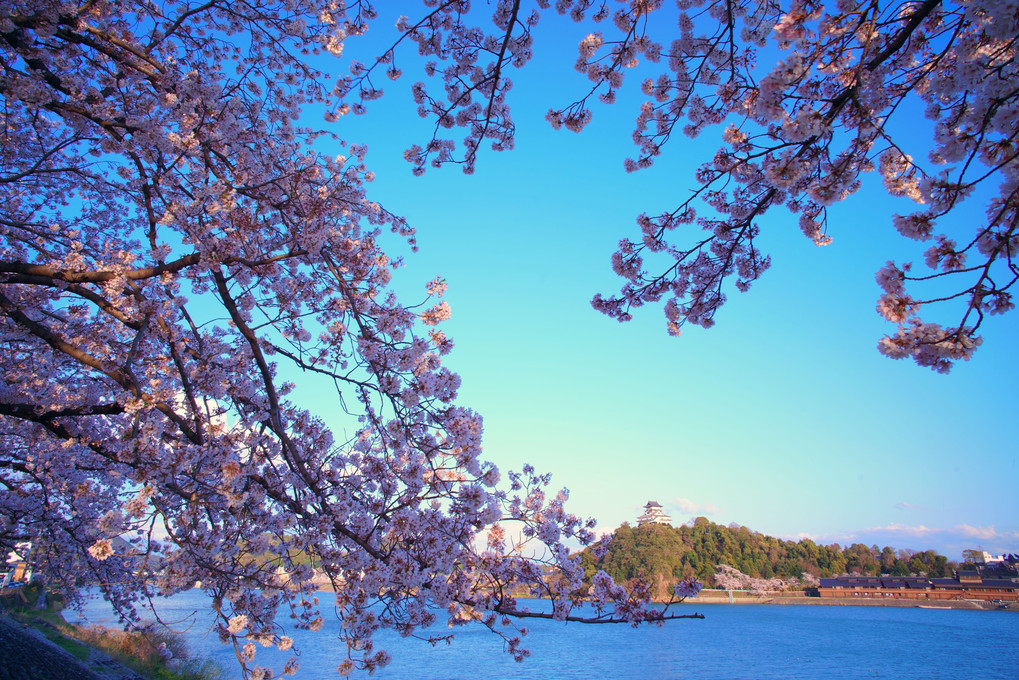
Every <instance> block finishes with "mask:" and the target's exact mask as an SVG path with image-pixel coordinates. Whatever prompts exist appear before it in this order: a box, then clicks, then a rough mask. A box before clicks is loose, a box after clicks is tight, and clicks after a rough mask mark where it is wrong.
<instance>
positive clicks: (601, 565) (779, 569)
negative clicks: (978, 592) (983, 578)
mask: <svg viewBox="0 0 1019 680" xmlns="http://www.w3.org/2000/svg"><path fill="white" fill-rule="evenodd" d="M581 559H582V561H583V565H584V569H585V571H586V572H587V574H588V576H591V575H593V574H594V573H595V572H596V571H597V570H599V569H604V570H605V571H606V572H607V573H608V574H609V575H610V576H612V577H613V578H614V579H616V581H619V582H622V581H627V580H629V579H632V578H636V577H638V576H643V577H644V578H645V579H647V580H648V581H650V582H652V583H656V582H657V583H658V584H660V585H661V586H662V587H663V588H664V587H665V585H666V584H667V583H668V582H672V581H675V580H677V579H681V578H687V577H690V576H696V577H697V578H698V579H700V580H701V581H702V582H703V583H704V585H705V587H708V588H710V587H713V586H714V581H713V577H714V574H715V570H716V568H717V566H718V565H719V564H725V565H728V566H730V567H734V568H736V569H738V570H740V571H741V572H743V573H744V574H747V575H749V576H753V577H757V578H766V579H767V578H773V577H778V578H798V577H800V576H801V575H802V574H803V573H807V574H810V575H811V576H816V577H828V576H837V575H839V574H846V573H850V574H851V573H858V574H872V575H878V574H894V575H903V576H904V575H907V574H918V573H921V572H923V573H926V574H927V575H928V576H931V577H939V576H949V575H951V570H950V568H949V563H948V558H947V557H945V556H944V555H938V554H937V553H936V552H934V551H933V550H927V551H925V552H918V553H914V552H912V551H904V550H898V551H897V550H895V549H894V548H891V547H885V548H883V549H881V548H878V547H877V546H866V545H863V544H862V543H854V544H853V545H850V546H848V547H845V548H843V547H841V546H839V545H838V544H837V543H836V544H832V545H818V544H816V543H814V542H813V541H811V540H810V539H803V540H801V541H784V540H782V539H779V538H775V537H773V536H766V535H764V534H761V533H758V532H756V531H752V530H751V529H748V528H747V527H743V526H738V525H732V524H730V525H729V526H722V525H721V524H715V523H714V522H710V521H708V520H707V519H706V518H704V517H698V518H697V519H695V520H694V521H693V523H692V524H690V525H683V526H681V527H670V526H663V525H660V524H646V525H644V526H641V527H631V526H630V525H629V524H623V525H622V526H621V527H619V528H618V529H616V531H615V533H614V534H613V536H612V538H611V540H610V541H609V543H608V548H607V550H606V551H605V553H604V554H603V555H602V557H601V558H600V559H599V558H597V557H596V556H595V552H594V551H592V550H591V549H590V548H589V549H587V550H585V551H584V552H583V553H582V555H581Z"/></svg>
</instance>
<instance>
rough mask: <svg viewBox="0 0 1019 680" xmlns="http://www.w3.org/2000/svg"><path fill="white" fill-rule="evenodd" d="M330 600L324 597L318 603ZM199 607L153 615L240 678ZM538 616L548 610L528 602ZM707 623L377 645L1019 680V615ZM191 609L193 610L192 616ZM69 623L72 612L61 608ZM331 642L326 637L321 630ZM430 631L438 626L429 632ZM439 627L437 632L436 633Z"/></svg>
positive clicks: (457, 666)
mask: <svg viewBox="0 0 1019 680" xmlns="http://www.w3.org/2000/svg"><path fill="white" fill-rule="evenodd" d="M328 597H329V595H328V594H325V593H323V596H322V600H323V603H325V602H328V599H327V598H328ZM206 603H207V600H205V599H204V596H203V595H202V593H201V592H199V591H194V592H190V593H184V594H182V595H178V596H176V597H174V598H171V599H170V600H168V601H167V602H166V604H165V605H164V606H161V607H160V614H161V616H162V617H163V618H164V620H170V619H173V618H174V617H176V618H186V617H188V616H190V617H191V619H192V620H193V624H192V625H191V627H190V628H189V629H188V630H187V632H186V637H187V639H188V641H189V643H190V646H191V648H192V650H193V651H194V652H195V653H196V654H198V655H202V656H206V657H209V658H211V659H213V660H214V661H216V662H217V663H219V665H220V666H221V667H222V668H224V670H225V671H226V672H225V673H224V680H234V679H236V678H240V673H239V671H238V669H237V665H236V661H235V659H234V656H233V651H232V648H230V647H225V646H223V645H220V643H219V642H218V640H217V639H216V636H215V635H213V634H211V633H209V625H210V621H211V617H209V616H208V615H207V614H205V613H204V610H203V607H205V606H207V605H206ZM531 604H532V608H534V609H537V608H539V607H541V606H542V605H543V604H544V603H541V602H535V603H531ZM683 607H684V610H685V611H690V612H692V611H699V612H701V613H703V614H704V615H705V616H706V618H705V619H704V620H679V621H671V622H669V623H667V624H666V625H664V626H662V627H648V626H643V627H641V628H637V629H633V628H630V627H626V626H618V625H583V624H573V623H571V624H561V623H555V622H551V621H534V620H532V621H528V622H527V627H528V628H529V629H530V631H531V632H530V634H529V635H528V636H527V637H526V638H525V645H524V646H525V647H526V648H528V649H530V650H531V652H532V656H531V658H529V659H527V660H526V661H524V662H523V663H515V662H514V661H513V660H512V659H511V658H510V657H509V656H508V655H507V654H505V653H504V652H503V651H502V645H501V643H500V641H499V640H498V639H497V638H496V637H495V636H494V635H492V634H491V633H490V632H488V631H487V630H486V629H483V628H481V627H473V626H468V627H463V628H457V629H456V630H455V631H451V632H454V633H456V640H455V641H454V642H453V644H452V645H445V644H442V645H440V646H438V647H434V648H433V647H431V646H430V645H428V644H427V643H424V642H421V641H418V640H407V639H401V638H399V637H398V636H396V635H393V634H382V635H380V636H379V637H378V638H377V645H376V646H377V648H381V649H386V650H388V651H389V652H390V653H391V654H392V657H393V661H392V663H391V664H390V665H388V666H387V667H385V668H384V669H382V670H381V671H379V672H377V673H376V674H375V675H374V676H372V677H374V678H379V679H380V680H412V679H414V680H417V679H420V680H486V679H489V678H535V679H538V678H540V679H563V680H569V679H573V678H576V679H578V680H579V679H583V680H590V679H599V680H601V679H604V680H672V679H687V678H689V679H691V680H694V679H696V680H714V679H719V680H721V679H726V680H728V679H730V678H748V679H754V678H762V679H767V678H783V679H786V678H796V679H804V680H821V679H822V678H823V679H824V680H831V679H832V678H898V679H900V680H901V679H907V678H924V679H940V678H944V679H949V678H951V679H955V678H971V677H980V678H987V679H998V678H1013V679H1019V612H1007V611H969V610H956V609H918V608H897V607H841V606H817V605H813V606H811V605H781V606H779V605H776V606H768V605H742V606H741V605H725V604H708V605H698V604H692V603H691V604H684V605H683ZM194 612H197V614H194ZM67 618H68V619H69V620H73V619H74V618H75V615H74V614H73V613H71V612H68V617H67ZM85 620H86V621H88V622H92V623H109V622H111V614H110V612H109V608H108V607H107V606H105V603H102V602H93V603H91V604H90V605H89V607H88V608H87V609H86V612H85ZM330 626H332V627H333V629H332V630H333V631H334V634H333V635H330V634H329V627H330ZM338 630H339V622H337V621H336V620H335V619H333V620H331V621H330V619H329V617H327V624H326V628H325V629H323V630H322V631H321V632H319V633H317V634H312V633H306V632H303V631H296V632H294V633H293V634H292V636H293V637H294V639H295V641H296V642H297V644H298V645H299V646H300V648H301V672H300V673H298V676H297V677H298V679H301V678H305V679H308V678H312V679H317V678H335V677H337V676H336V673H335V668H336V666H337V664H338V663H339V661H340V660H341V659H342V658H343V647H342V643H340V642H339V641H338V640H337V639H336V638H335V636H334V635H335V631H338ZM436 630H438V629H436ZM442 630H443V631H444V630H445V628H443V629H442ZM286 658H287V655H285V654H282V653H279V652H276V651H275V650H265V649H259V653H258V656H257V657H256V663H258V664H261V665H269V666H270V667H273V668H274V669H276V670H277V671H279V670H281V669H282V667H283V663H284V662H285V660H286ZM356 677H362V678H367V677H368V676H367V674H362V675H361V676H356Z"/></svg>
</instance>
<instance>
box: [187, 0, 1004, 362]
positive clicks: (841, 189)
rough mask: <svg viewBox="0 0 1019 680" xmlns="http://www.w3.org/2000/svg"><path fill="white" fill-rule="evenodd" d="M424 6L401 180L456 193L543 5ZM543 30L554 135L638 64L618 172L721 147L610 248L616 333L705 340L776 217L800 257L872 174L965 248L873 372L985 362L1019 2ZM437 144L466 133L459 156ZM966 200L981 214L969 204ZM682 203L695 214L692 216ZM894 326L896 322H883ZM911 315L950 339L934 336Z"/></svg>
mask: <svg viewBox="0 0 1019 680" xmlns="http://www.w3.org/2000/svg"><path fill="white" fill-rule="evenodd" d="M423 4H424V7H423V8H422V9H421V10H419V12H418V15H417V18H407V17H404V18H402V19H401V21H400V23H399V29H400V31H401V33H402V34H401V37H400V39H399V41H398V42H397V43H396V44H394V45H393V46H392V49H391V50H390V52H387V55H391V54H399V53H400V50H401V49H402V48H403V46H404V45H406V44H416V45H417V47H418V51H419V53H420V54H422V55H425V56H426V57H427V58H428V59H429V62H428V66H427V67H426V69H425V75H426V76H427V78H428V80H426V81H422V82H420V83H419V84H417V85H416V86H415V101H416V103H417V104H418V112H419V114H420V115H422V116H424V117H426V118H430V119H432V120H434V121H435V123H436V128H435V130H436V132H435V135H434V136H433V138H432V139H431V140H430V141H428V142H427V143H425V144H424V145H423V146H422V145H416V146H414V147H412V148H411V149H410V150H408V152H407V154H406V158H407V160H409V161H410V162H411V163H413V165H414V171H415V172H416V173H421V172H424V170H425V168H426V167H427V166H428V165H431V166H433V167H438V166H441V165H444V164H448V163H457V164H461V165H462V167H463V168H464V170H465V171H467V172H470V171H472V170H473V168H474V167H475V164H476V162H477V157H478V152H479V150H480V149H481V148H482V146H483V144H485V143H486V142H490V144H491V147H492V148H493V149H495V150H506V149H511V148H512V146H513V135H514V126H513V122H512V117H511V112H510V96H509V95H510V89H511V81H510V78H509V74H510V73H511V72H513V71H514V69H516V70H518V71H519V70H522V69H523V68H524V67H525V66H526V65H527V63H528V61H529V60H530V58H531V55H532V50H533V40H534V36H533V35H532V30H533V28H534V26H535V25H536V24H537V23H538V22H539V21H540V19H541V15H542V12H544V11H548V10H549V9H550V8H551V3H550V2H547V1H542V0H534V2H532V3H528V2H525V1H524V0H500V1H499V2H498V3H495V8H494V11H490V20H489V21H488V22H487V23H485V22H481V25H475V24H476V23H477V22H478V20H479V19H481V16H480V15H479V13H478V12H468V11H467V10H468V6H467V5H466V3H461V2H448V3H429V2H426V3H423ZM554 8H555V11H556V12H558V13H559V14H562V15H568V16H569V17H570V18H571V19H573V20H574V21H576V22H578V23H581V24H582V25H581V26H579V27H578V29H577V35H576V38H575V40H573V41H571V42H572V44H575V45H577V57H576V61H575V62H574V68H575V69H576V70H577V71H578V72H580V73H581V74H582V75H583V77H584V80H583V82H582V84H581V85H580V86H579V93H578V96H577V97H576V98H575V99H574V100H573V101H571V102H569V103H566V104H555V105H553V108H550V109H549V110H548V113H547V114H546V119H547V120H548V122H549V123H550V124H551V125H552V127H553V128H555V129H560V128H566V129H567V130H571V131H574V132H580V131H581V130H583V129H584V128H585V126H586V125H587V124H588V123H589V122H590V121H591V120H592V118H593V115H594V111H593V109H594V107H595V106H597V104H596V103H595V102H601V103H602V104H605V105H607V104H612V103H613V102H616V101H617V99H618V97H617V94H618V92H619V91H620V90H621V88H623V87H625V86H626V82H625V81H626V77H625V76H626V75H627V73H628V72H630V70H631V69H633V68H634V67H636V66H637V65H638V64H641V63H648V64H659V63H660V64H661V66H660V67H659V73H658V74H657V75H652V76H651V77H644V78H643V79H642V81H641V83H640V84H639V89H640V92H641V93H642V94H643V96H644V98H645V99H644V101H643V102H641V104H640V105H639V109H638V111H637V116H636V125H635V128H634V130H633V139H634V142H635V143H636V146H637V150H636V153H635V155H634V156H633V157H632V158H627V159H625V160H624V167H625V168H626V170H627V171H629V172H633V171H638V170H640V169H643V168H647V167H649V166H651V165H653V164H654V162H655V161H656V159H657V158H658V157H659V156H661V155H662V154H663V153H665V152H666V151H668V150H669V149H672V148H673V147H677V146H678V147H679V148H678V149H677V151H678V152H679V153H685V151H684V150H683V148H682V142H681V141H680V142H679V144H678V145H677V142H676V139H677V138H680V139H681V138H682V136H686V137H697V136H700V135H701V134H704V133H708V132H709V131H711V133H714V130H715V128H716V126H720V125H721V124H724V128H723V131H722V133H721V142H722V143H723V146H722V148H720V149H719V151H718V152H717V153H716V154H715V155H714V156H713V157H712V158H705V159H704V163H703V165H702V166H701V168H700V170H699V171H698V172H697V173H696V175H695V177H693V178H691V181H690V187H691V188H692V189H693V191H692V192H690V191H687V190H685V189H684V190H682V191H681V192H679V195H678V198H677V199H676V200H677V205H676V206H675V207H674V208H673V209H671V210H667V211H665V212H662V213H661V214H659V215H657V216H654V217H647V216H641V217H640V218H638V226H639V235H637V236H634V237H631V238H626V239H623V240H622V241H620V247H619V249H618V250H617V251H616V252H615V253H614V254H613V255H612V257H611V267H612V270H613V271H614V272H615V273H616V274H617V275H619V276H620V277H621V278H622V279H623V283H622V287H621V289H620V290H619V292H618V293H617V294H616V295H614V296H611V297H609V296H604V295H597V296H595V298H594V300H593V301H592V304H593V306H594V308H595V309H597V310H598V311H600V312H602V313H604V314H606V315H608V316H610V317H612V318H615V319H618V320H619V321H628V320H629V319H631V318H632V313H633V310H634V309H635V308H637V307H642V306H644V305H647V304H651V303H659V302H663V303H664V306H665V315H666V324H667V330H668V332H669V333H670V334H671V335H676V336H678V335H680V334H681V331H682V327H683V326H684V325H685V324H687V323H692V324H695V325H699V326H703V327H705V328H707V327H710V326H711V325H713V323H714V316H715V313H716V312H717V311H718V310H719V309H720V308H721V307H722V305H723V304H724V303H725V300H726V297H727V294H728V293H729V292H730V291H731V289H732V288H735V289H736V290H738V291H746V290H748V289H749V288H750V287H751V285H752V284H753V282H754V281H756V280H757V278H759V277H760V276H761V275H763V274H764V272H765V271H767V270H768V268H769V266H770V259H769V256H768V255H767V254H766V253H765V252H763V251H762V250H761V249H760V248H759V246H758V245H757V243H758V240H757V236H758V233H759V229H760V225H761V223H762V218H763V217H764V215H765V214H767V213H768V212H769V211H772V210H773V209H776V208H777V209H782V208H784V209H785V210H786V211H788V212H789V213H792V214H793V215H798V220H799V226H800V229H801V231H802V232H803V234H804V235H805V236H806V237H807V238H809V239H811V240H812V241H813V242H814V243H815V244H817V245H819V246H822V245H829V244H831V243H832V242H833V239H834V229H833V228H832V227H833V226H834V225H836V224H838V221H832V222H829V216H830V215H835V214H838V213H837V210H836V208H837V206H838V204H839V203H840V202H842V201H844V200H845V199H846V198H848V197H849V196H851V195H852V194H854V193H855V192H856V191H858V190H859V188H860V187H861V185H862V182H863V181H864V176H865V175H866V174H867V173H869V172H872V171H874V170H877V171H878V174H879V175H880V177H881V181H882V184H883V186H884V189H885V190H886V191H887V192H888V193H889V194H890V195H891V196H896V197H902V198H904V199H907V200H910V201H913V202H914V203H916V204H918V205H920V206H922V207H921V208H920V209H918V210H916V211H915V212H913V213H911V214H906V215H896V216H894V217H892V218H891V219H890V220H889V222H890V223H891V226H893V227H894V228H895V229H896V230H897V231H898V232H899V233H900V234H902V235H903V236H905V237H906V238H908V239H915V240H922V241H927V240H932V239H933V240H934V241H936V242H937V243H939V244H945V243H948V242H952V243H954V244H959V245H958V246H955V245H953V246H952V247H951V249H950V250H947V249H945V247H944V246H943V245H941V246H937V247H936V249H935V250H931V251H928V255H927V257H926V258H925V262H926V263H927V264H929V265H930V267H931V269H932V272H931V273H922V274H916V275H915V276H914V275H911V276H908V277H906V278H904V279H903V281H904V283H905V284H906V285H908V287H909V288H910V290H911V294H910V296H909V299H910V300H914V301H915V303H916V304H915V305H906V306H905V307H903V306H902V305H889V304H888V301H887V300H884V301H882V302H880V303H879V304H878V308H879V309H880V310H883V311H882V313H883V314H884V315H885V317H886V318H887V319H888V320H889V321H890V322H891V323H894V324H896V327H897V329H898V330H897V332H896V333H895V338H896V339H895V340H894V342H892V341H891V340H889V339H887V338H886V340H882V343H881V346H882V347H883V348H884V349H883V350H882V351H885V350H887V349H888V348H889V347H890V346H891V345H894V347H895V348H897V349H896V350H895V351H890V350H889V351H885V353H886V354H888V355H889V356H894V357H906V356H908V357H912V358H913V359H914V360H915V361H917V362H918V363H920V364H921V365H925V366H931V367H933V368H936V370H939V371H940V370H948V369H949V368H950V367H951V365H952V363H953V362H954V361H957V360H958V359H967V358H969V356H970V355H971V352H972V350H973V348H975V347H976V346H978V345H979V344H980V339H979V335H978V334H977V333H978V329H979V328H980V326H981V323H982V321H983V317H984V314H985V313H988V312H993V313H998V312H1002V311H1006V310H1008V309H1011V307H1010V302H1008V301H1009V300H1010V296H1011V293H1010V292H1009V291H1010V289H1011V288H1012V286H1013V285H1015V282H1016V281H1017V279H1019V273H1017V267H1016V263H1015V259H1014V258H1015V257H1016V253H1017V252H1019V250H1017V248H1019V234H1017V232H1016V229H1017V224H1019V220H1017V212H1019V170H1017V169H1019V146H1017V145H1016V139H1015V125H1016V120H1017V119H1019V90H1017V89H1016V87H1015V83H1016V82H1017V81H1019V60H1017V59H1016V50H1017V45H1016V41H1015V35H1016V34H1019V5H1017V4H1016V1H1015V0H954V1H952V2H941V1H940V0H917V1H915V2H907V3H890V2H860V1H859V0H845V1H841V2H838V3H834V4H829V5H824V4H819V3H816V2H809V1H807V0H783V1H782V2H760V1H758V0H740V1H736V2H733V1H730V0H681V1H680V2H677V3H676V8H678V12H675V14H670V12H673V11H674V9H672V8H667V7H666V3H662V2H657V1H656V2H643V1H642V2H618V3H611V2H606V3H593V2H570V1H561V2H556V3H555V5H554ZM401 11H408V10H407V9H406V8H403V7H401ZM525 17H527V18H526V19H525ZM609 19H611V20H609ZM762 48H766V49H762ZM762 55H768V56H769V58H771V59H773V61H771V62H767V61H765V60H764V59H763V58H762ZM776 55H777V59H775V56H776ZM385 63H387V62H386V61H385V60H382V59H380V60H377V61H376V62H375V63H374V64H370V65H367V66H364V67H361V68H359V69H357V70H356V72H355V73H354V74H353V75H352V76H350V77H348V78H344V79H341V81H340V83H339V85H338V88H337V92H338V94H339V96H340V98H341V100H342V101H343V102H344V105H346V103H347V102H348V101H349V102H353V103H354V104H355V105H362V104H363V102H365V101H368V100H370V99H372V98H374V96H375V89H374V86H373V85H372V76H373V74H374V73H375V71H377V70H380V69H384V68H385V67H384V66H383V64H385ZM917 110H923V111H924V113H925V115H926V117H927V119H928V120H927V125H928V127H929V137H928V142H927V144H926V146H919V147H918V148H907V145H909V144H915V141H914V140H912V139H906V138H901V135H900V133H899V132H897V130H899V129H900V128H901V127H902V126H907V127H910V128H915V127H917V122H918V121H916V120H915V113H914V112H915V111H917ZM911 117H912V119H911ZM922 124H923V123H921V125H922ZM452 129H460V130H462V131H463V139H462V141H461V144H460V147H459V149H458V147H457V144H456V142H454V140H453V139H451V138H450V137H449V136H448V135H449V133H448V132H447V131H449V130H452ZM679 133H682V134H679ZM182 143H183V142H182ZM980 187H983V188H984V189H985V190H984V191H983V192H982V193H980V194H977V189H978V188H980ZM977 195H980V196H981V198H979V199H976V198H974V197H975V196H977ZM974 200H980V201H983V205H982V211H981V210H975V209H974V208H975V207H976V206H972V205H969V204H967V203H966V202H967V201H974ZM697 201H701V202H703V203H705V204H706V207H707V208H708V209H707V210H705V211H704V212H703V213H702V214H700V215H695V214H694V211H693V206H694V204H695V203H696V202H697ZM978 212H982V213H983V216H982V217H981V218H980V219H970V218H969V216H970V215H975V214H977V213H978ZM962 214H965V215H966V217H965V218H963V219H961V220H960V219H959V218H956V219H955V220H949V219H947V218H948V217H950V216H952V217H954V216H957V215H959V216H961V215H962ZM850 219H851V218H850ZM771 222H773V223H774V222H775V220H771ZM960 223H961V224H960ZM698 228H699V230H700V231H697V229H698ZM967 229H968V230H969V231H967ZM949 230H951V231H952V232H953V233H952V234H951V235H949V233H948V232H949ZM955 232H958V233H955ZM985 301H987V302H986V303H985ZM891 308H897V309H903V310H907V311H906V313H905V315H904V316H903V314H900V313H894V314H888V313H886V312H887V310H889V309H891ZM921 310H922V312H923V314H924V315H925V316H929V315H934V314H937V315H948V317H949V318H950V319H954V320H953V321H952V322H951V323H949V324H947V325H941V324H939V323H933V322H932V323H928V322H926V321H924V320H923V319H921V318H920V317H919V316H918V314H919V313H920V311H921ZM919 328H922V329H924V330H923V332H922V333H919V332H917V329H919ZM889 343H891V345H890V344H889ZM948 348H952V349H948Z"/></svg>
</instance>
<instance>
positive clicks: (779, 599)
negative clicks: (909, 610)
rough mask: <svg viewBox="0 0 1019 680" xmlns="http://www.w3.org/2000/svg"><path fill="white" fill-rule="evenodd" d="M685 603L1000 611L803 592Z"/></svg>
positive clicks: (987, 605)
mask: <svg viewBox="0 0 1019 680" xmlns="http://www.w3.org/2000/svg"><path fill="white" fill-rule="evenodd" d="M686 602H687V604H690V605H697V604H732V605H759V604H771V605H783V604H803V605H817V606H826V607H915V608H920V609H978V610H995V611H997V610H1000V609H1001V608H1000V607H999V606H998V605H997V604H995V603H991V602H984V601H980V600H940V601H938V600H906V599H896V598H863V597H854V598H835V597H807V596H804V595H799V596H797V595H746V594H743V593H740V594H738V595H737V596H734V597H732V598H731V599H730V598H729V596H728V595H726V594H724V593H723V594H715V593H711V594H708V595H704V593H703V592H702V593H701V595H699V596H698V597H696V598H695V599H692V600H687V601H686ZM1005 611H1019V608H1017V607H1009V608H1008V609H1006V610H1005Z"/></svg>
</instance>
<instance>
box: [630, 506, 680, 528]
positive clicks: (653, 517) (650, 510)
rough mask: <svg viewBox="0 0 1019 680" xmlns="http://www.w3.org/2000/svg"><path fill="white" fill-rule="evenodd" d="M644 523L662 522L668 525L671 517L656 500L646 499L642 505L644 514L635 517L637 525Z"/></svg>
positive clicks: (670, 522)
mask: <svg viewBox="0 0 1019 680" xmlns="http://www.w3.org/2000/svg"><path fill="white" fill-rule="evenodd" d="M645 524H664V525H666V526H670V525H671V524H672V518H671V517H669V516H668V515H666V514H665V511H664V510H662V506H661V505H660V504H659V503H658V502H657V501H648V504H647V505H645V506H644V514H643V515H641V516H640V517H638V518H637V526H639V527H640V526H644V525H645Z"/></svg>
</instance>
